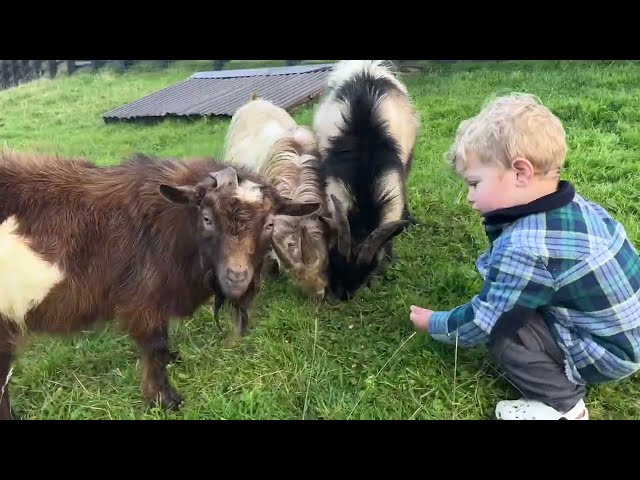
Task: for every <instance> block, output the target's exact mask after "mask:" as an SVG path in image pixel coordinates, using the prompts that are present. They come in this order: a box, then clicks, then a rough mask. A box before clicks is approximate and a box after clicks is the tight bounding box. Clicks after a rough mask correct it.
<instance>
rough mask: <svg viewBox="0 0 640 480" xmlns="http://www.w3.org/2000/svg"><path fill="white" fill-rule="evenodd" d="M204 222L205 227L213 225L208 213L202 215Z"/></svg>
mask: <svg viewBox="0 0 640 480" xmlns="http://www.w3.org/2000/svg"><path fill="white" fill-rule="evenodd" d="M202 220H203V221H204V223H205V225H211V224H212V223H213V220H212V219H211V215H209V214H208V213H207V212H203V213H202Z"/></svg>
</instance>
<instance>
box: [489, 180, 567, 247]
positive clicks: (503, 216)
mask: <svg viewBox="0 0 640 480" xmlns="http://www.w3.org/2000/svg"><path fill="white" fill-rule="evenodd" d="M575 193H576V192H575V189H574V188H573V185H572V184H571V182H568V181H567V180H560V181H559V182H558V189H557V190H556V191H555V192H553V193H550V194H549V195H545V196H543V197H540V198H538V199H536V200H534V201H532V202H529V203H526V204H524V205H516V206H515V207H509V208H500V209H498V210H494V211H492V212H489V213H487V214H486V215H484V220H483V224H484V228H485V232H486V234H487V236H488V237H489V240H491V242H493V241H494V240H495V239H496V238H498V237H499V236H500V234H501V233H502V231H503V230H504V228H505V227H506V226H507V225H508V224H510V223H513V222H515V221H516V220H518V219H520V218H522V217H526V216H527V215H532V214H535V213H541V212H548V211H549V210H554V209H556V208H561V207H564V206H565V205H568V204H569V203H571V202H572V201H573V198H574V197H575Z"/></svg>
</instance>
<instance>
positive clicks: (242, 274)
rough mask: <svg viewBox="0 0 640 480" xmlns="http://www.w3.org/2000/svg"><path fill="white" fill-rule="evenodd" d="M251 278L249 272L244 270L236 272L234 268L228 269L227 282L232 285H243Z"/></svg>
mask: <svg viewBox="0 0 640 480" xmlns="http://www.w3.org/2000/svg"><path fill="white" fill-rule="evenodd" d="M248 276H249V271H248V270H247V269H246V268H244V269H240V270H236V269H234V268H227V280H229V282H231V283H235V284H237V283H243V282H244V281H245V280H246V279H247V277H248Z"/></svg>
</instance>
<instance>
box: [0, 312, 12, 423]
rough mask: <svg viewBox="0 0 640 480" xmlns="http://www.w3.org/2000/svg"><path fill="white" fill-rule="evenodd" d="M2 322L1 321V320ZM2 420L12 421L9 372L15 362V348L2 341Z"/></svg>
mask: <svg viewBox="0 0 640 480" xmlns="http://www.w3.org/2000/svg"><path fill="white" fill-rule="evenodd" d="M0 321H1V320H0ZM0 349H1V350H0V420H12V419H13V418H14V415H13V412H12V411H11V400H10V399H9V378H8V377H9V371H10V370H11V363H12V362H13V354H14V352H13V347H10V346H9V345H6V344H4V342H3V341H2V340H1V339H0Z"/></svg>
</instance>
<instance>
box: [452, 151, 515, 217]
mask: <svg viewBox="0 0 640 480" xmlns="http://www.w3.org/2000/svg"><path fill="white" fill-rule="evenodd" d="M460 174H461V175H462V178H464V180H465V182H466V183H467V186H468V187H469V194H468V195H467V200H468V201H469V203H471V206H472V207H473V209H474V210H475V211H477V212H478V213H479V214H481V215H485V214H487V213H489V212H492V211H493V210H497V209H500V208H509V207H513V206H515V205H518V204H519V203H520V198H519V197H520V195H519V193H520V191H519V189H518V188H517V172H516V171H515V170H513V169H506V168H504V167H503V166H500V165H483V164H482V163H481V162H479V161H478V160H475V159H473V158H471V159H470V161H469V162H468V164H467V168H465V169H464V170H462V171H460Z"/></svg>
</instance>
